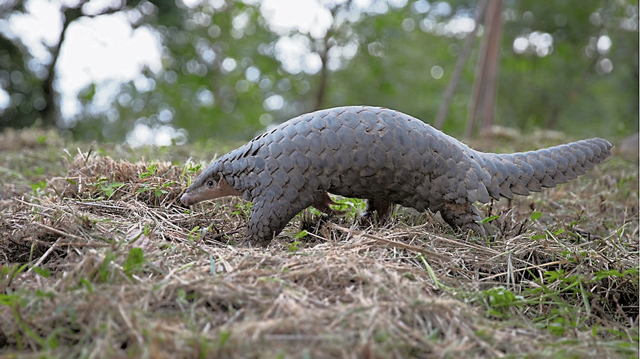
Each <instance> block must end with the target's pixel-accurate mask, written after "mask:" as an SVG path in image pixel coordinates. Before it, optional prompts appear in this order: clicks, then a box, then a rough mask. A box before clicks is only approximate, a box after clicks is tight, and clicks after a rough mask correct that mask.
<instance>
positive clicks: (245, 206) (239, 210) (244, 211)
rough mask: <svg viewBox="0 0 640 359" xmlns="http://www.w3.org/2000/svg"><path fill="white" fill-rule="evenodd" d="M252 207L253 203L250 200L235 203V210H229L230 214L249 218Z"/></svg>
mask: <svg viewBox="0 0 640 359" xmlns="http://www.w3.org/2000/svg"><path fill="white" fill-rule="evenodd" d="M252 207H253V203H251V202H240V203H238V204H236V210H235V211H233V212H231V214H233V215H234V216H243V217H244V218H249V215H250V214H251V208H252Z"/></svg>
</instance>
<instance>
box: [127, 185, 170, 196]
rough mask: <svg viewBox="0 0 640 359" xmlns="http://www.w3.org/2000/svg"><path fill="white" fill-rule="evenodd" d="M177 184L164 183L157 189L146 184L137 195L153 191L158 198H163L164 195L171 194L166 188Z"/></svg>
mask: <svg viewBox="0 0 640 359" xmlns="http://www.w3.org/2000/svg"><path fill="white" fill-rule="evenodd" d="M175 183H176V182H175V181H168V182H165V183H163V184H162V185H161V186H160V187H155V186H151V185H148V184H146V183H144V184H142V186H141V187H140V188H139V189H138V190H137V191H136V193H143V192H150V191H153V194H154V195H155V196H156V197H161V196H162V195H163V194H167V193H169V191H167V190H166V188H167V187H169V186H171V185H172V184H175Z"/></svg>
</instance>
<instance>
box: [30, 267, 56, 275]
mask: <svg viewBox="0 0 640 359" xmlns="http://www.w3.org/2000/svg"><path fill="white" fill-rule="evenodd" d="M31 269H33V271H34V272H36V273H38V274H39V275H40V276H41V277H43V278H49V277H50V276H51V271H50V270H48V269H46V268H38V267H32V268H31Z"/></svg>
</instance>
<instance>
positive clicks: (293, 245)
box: [287, 231, 306, 252]
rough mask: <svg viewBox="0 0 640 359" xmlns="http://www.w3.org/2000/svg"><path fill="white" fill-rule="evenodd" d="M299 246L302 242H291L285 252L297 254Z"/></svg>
mask: <svg viewBox="0 0 640 359" xmlns="http://www.w3.org/2000/svg"><path fill="white" fill-rule="evenodd" d="M303 232H306V231H303ZM301 244H302V242H300V241H293V242H291V243H289V244H287V251H289V252H297V251H298V249H299V248H298V246H299V245H301Z"/></svg>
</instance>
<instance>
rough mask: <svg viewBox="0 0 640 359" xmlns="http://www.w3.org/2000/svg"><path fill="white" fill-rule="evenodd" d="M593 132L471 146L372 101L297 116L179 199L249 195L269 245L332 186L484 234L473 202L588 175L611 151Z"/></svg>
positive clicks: (233, 155) (258, 237)
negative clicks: (562, 139)
mask: <svg viewBox="0 0 640 359" xmlns="http://www.w3.org/2000/svg"><path fill="white" fill-rule="evenodd" d="M610 149H611V144H610V143H609V142H607V141H606V140H603V139H599V138H593V139H589V140H582V141H577V142H572V143H569V144H565V145H560V146H555V147H550V148H546V149H540V150H537V151H530V152H523V153H514V154H494V153H483V152H478V151H475V150H473V149H471V148H469V147H468V146H466V145H465V144H463V143H461V142H459V141H458V140H456V139H455V138H453V137H450V136H448V135H446V134H444V133H442V132H440V131H438V130H436V129H434V128H433V127H431V126H429V125H427V124H425V123H424V122H422V121H420V120H418V119H415V118H413V117H411V116H409V115H406V114H403V113H401V112H397V111H393V110H389V109H384V108H378V107H366V106H352V107H338V108H332V109H328V110H323V111H317V112H313V113H309V114H305V115H301V116H299V117H296V118H294V119H291V120H289V121H287V122H285V123H283V124H281V125H279V126H278V127H276V128H274V129H273V130H271V131H269V132H267V133H264V134H262V135H259V136H257V137H256V138H254V139H253V140H251V141H250V142H249V143H247V144H245V145H243V146H241V147H240V148H238V149H236V150H233V151H231V152H229V153H227V154H226V155H224V156H222V157H220V158H218V159H217V160H216V161H215V162H213V163H212V164H211V165H210V166H209V167H208V168H207V169H206V170H205V171H204V172H203V173H202V174H200V176H199V177H198V178H197V179H196V180H195V182H193V184H192V185H191V186H190V187H189V188H188V189H187V191H186V192H185V194H184V195H183V196H182V198H181V202H182V203H183V204H184V205H185V206H191V205H193V204H195V203H197V202H200V201H203V200H207V199H214V198H219V197H223V196H229V195H239V196H242V197H243V198H244V199H245V200H248V201H251V202H253V207H252V209H251V215H250V217H249V222H248V224H247V235H248V237H249V239H251V240H253V241H256V242H257V243H258V244H267V243H269V242H270V241H271V240H272V239H273V237H275V236H276V235H277V234H278V233H280V232H281V231H282V229H283V228H284V227H285V225H286V224H287V223H288V222H289V220H291V218H293V217H294V216H295V215H296V214H297V213H298V212H300V211H302V210H303V209H305V208H307V207H309V206H314V207H316V208H318V209H319V210H321V211H323V212H325V213H331V212H332V210H331V208H330V207H329V205H330V204H333V202H332V201H331V199H330V197H329V195H328V194H327V193H333V194H338V195H342V196H345V197H355V198H364V199H367V200H368V207H369V208H368V209H369V211H377V212H378V216H379V217H380V218H381V219H384V218H385V217H387V216H388V213H389V210H390V208H391V205H392V204H400V205H403V206H405V207H413V208H415V209H417V210H418V211H424V210H425V209H430V210H431V211H432V212H434V213H436V212H440V214H441V215H442V218H443V219H444V220H445V221H446V222H447V223H448V224H450V225H451V226H452V227H453V228H459V229H461V230H463V231H468V230H472V231H474V232H476V233H478V234H480V235H484V229H483V227H482V226H481V225H480V224H479V221H480V220H481V216H480V213H479V212H478V210H477V209H476V208H475V207H474V206H473V205H472V204H473V203H474V202H476V201H480V202H482V203H487V202H489V201H490V200H491V198H493V199H496V200H499V199H500V198H501V197H506V198H509V199H512V198H513V195H514V194H518V195H522V196H527V195H529V193H530V192H539V191H540V190H541V189H542V187H555V186H556V184H557V183H564V182H566V181H567V180H571V179H574V178H576V177H577V176H578V175H581V174H584V173H585V172H586V171H587V170H589V169H590V168H592V167H593V166H594V165H596V164H598V163H599V162H600V161H602V160H603V159H605V158H606V157H607V156H609V154H610Z"/></svg>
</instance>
